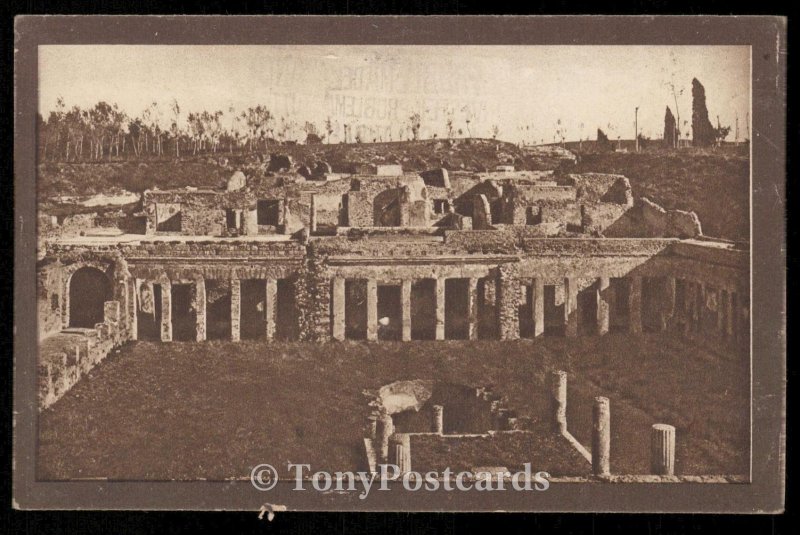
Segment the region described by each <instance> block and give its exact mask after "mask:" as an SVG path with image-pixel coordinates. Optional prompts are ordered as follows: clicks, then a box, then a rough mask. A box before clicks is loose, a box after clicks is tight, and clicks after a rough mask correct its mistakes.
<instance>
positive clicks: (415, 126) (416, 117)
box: [408, 112, 422, 141]
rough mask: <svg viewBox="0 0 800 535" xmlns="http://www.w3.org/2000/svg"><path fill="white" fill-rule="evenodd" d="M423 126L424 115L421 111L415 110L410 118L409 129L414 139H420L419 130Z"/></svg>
mask: <svg viewBox="0 0 800 535" xmlns="http://www.w3.org/2000/svg"><path fill="white" fill-rule="evenodd" d="M421 126H422V117H421V116H420V114H419V112H414V113H412V114H411V116H410V117H409V118H408V129H409V130H410V131H411V137H412V139H413V140H414V141H416V140H417V139H419V130H420V128H421Z"/></svg>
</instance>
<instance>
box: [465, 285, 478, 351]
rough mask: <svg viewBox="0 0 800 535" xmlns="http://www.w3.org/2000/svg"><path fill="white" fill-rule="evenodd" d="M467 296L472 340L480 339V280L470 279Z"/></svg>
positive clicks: (469, 334)
mask: <svg viewBox="0 0 800 535" xmlns="http://www.w3.org/2000/svg"><path fill="white" fill-rule="evenodd" d="M468 294H469V295H468V296H467V318H468V319H469V333H468V337H469V339H470V340H477V339H478V279H476V278H475V277H471V278H470V279H469V286H468Z"/></svg>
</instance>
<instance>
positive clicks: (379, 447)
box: [375, 414, 394, 462]
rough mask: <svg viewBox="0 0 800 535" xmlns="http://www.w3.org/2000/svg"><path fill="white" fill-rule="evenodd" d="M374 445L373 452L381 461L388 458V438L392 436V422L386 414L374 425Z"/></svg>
mask: <svg viewBox="0 0 800 535" xmlns="http://www.w3.org/2000/svg"><path fill="white" fill-rule="evenodd" d="M376 431H377V432H376V444H375V451H376V452H377V453H378V458H379V459H380V460H381V461H384V462H385V461H386V460H387V459H388V457H389V437H391V436H392V435H393V434H394V422H393V421H392V417H391V416H390V415H388V414H384V415H382V416H381V417H380V418H379V419H378V423H377V425H376Z"/></svg>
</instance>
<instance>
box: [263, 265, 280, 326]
mask: <svg viewBox="0 0 800 535" xmlns="http://www.w3.org/2000/svg"><path fill="white" fill-rule="evenodd" d="M277 316H278V281H277V279H267V280H266V285H265V295H264V322H265V323H266V335H267V340H273V339H275V318H276V317H277Z"/></svg>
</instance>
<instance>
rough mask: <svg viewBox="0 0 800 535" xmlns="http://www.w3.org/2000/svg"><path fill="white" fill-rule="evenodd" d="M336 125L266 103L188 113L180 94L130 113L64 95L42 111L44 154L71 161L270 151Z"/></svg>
mask: <svg viewBox="0 0 800 535" xmlns="http://www.w3.org/2000/svg"><path fill="white" fill-rule="evenodd" d="M334 128H335V125H334V123H333V121H331V119H330V118H328V119H327V120H326V121H324V123H323V125H322V126H321V127H318V126H317V125H315V124H313V123H310V122H305V123H304V124H299V123H297V122H295V121H292V120H290V119H287V118H285V117H275V115H274V114H273V113H272V112H270V110H269V109H267V107H266V106H263V105H257V106H252V107H249V108H247V109H245V110H242V111H237V110H236V109H235V108H233V107H229V108H228V110H227V113H226V112H223V111H222V110H215V111H206V110H204V111H200V112H190V113H188V114H184V112H183V110H182V109H181V107H180V105H179V104H178V101H177V100H174V99H173V100H172V101H171V102H170V103H169V105H167V106H164V105H160V104H159V103H157V102H153V103H151V104H150V105H148V106H147V108H145V109H144V110H143V111H142V113H141V114H139V115H138V116H130V115H128V114H127V113H126V112H124V111H123V110H121V109H120V108H119V106H118V105H117V104H110V103H108V102H104V101H101V102H98V103H97V104H95V105H94V106H92V107H89V108H82V107H80V106H72V107H71V108H67V106H66V105H65V103H64V100H63V99H61V98H59V99H58V101H57V103H56V109H55V110H53V111H51V112H50V114H49V115H48V116H47V119H45V118H44V117H42V116H41V115H39V116H38V135H39V155H40V158H42V160H43V161H66V162H76V161H99V160H104V159H110V158H112V157H113V158H120V157H122V158H145V157H163V156H165V155H170V154H171V155H174V156H175V157H181V156H182V155H186V154H192V155H196V154H200V153H217V152H224V151H227V152H229V153H233V152H254V151H267V150H269V147H270V144H277V145H280V144H285V143H296V142H297V141H298V140H305V142H306V143H322V142H324V140H325V139H326V136H327V137H330V135H331V134H332V133H333V130H334Z"/></svg>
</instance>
